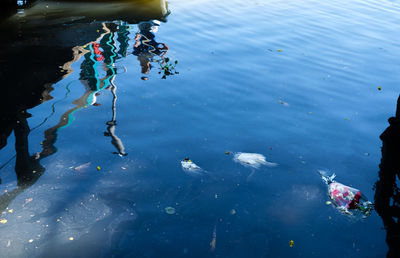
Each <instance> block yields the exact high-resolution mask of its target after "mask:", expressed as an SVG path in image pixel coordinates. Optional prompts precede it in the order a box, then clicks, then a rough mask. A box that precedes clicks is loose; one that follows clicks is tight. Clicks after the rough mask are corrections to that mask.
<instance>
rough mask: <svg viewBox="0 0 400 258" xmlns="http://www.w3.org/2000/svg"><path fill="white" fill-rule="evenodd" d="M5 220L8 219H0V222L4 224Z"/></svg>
mask: <svg viewBox="0 0 400 258" xmlns="http://www.w3.org/2000/svg"><path fill="white" fill-rule="evenodd" d="M7 221H8V220H6V219H0V223H1V224H6V223H7Z"/></svg>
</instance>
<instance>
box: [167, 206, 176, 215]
mask: <svg viewBox="0 0 400 258" xmlns="http://www.w3.org/2000/svg"><path fill="white" fill-rule="evenodd" d="M165 212H166V213H167V214H169V215H173V214H175V212H176V211H175V208H174V207H171V206H168V207H166V208H165Z"/></svg>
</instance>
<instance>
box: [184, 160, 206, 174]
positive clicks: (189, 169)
mask: <svg viewBox="0 0 400 258" xmlns="http://www.w3.org/2000/svg"><path fill="white" fill-rule="evenodd" d="M181 165H182V169H183V171H184V172H185V173H187V174H189V175H192V176H198V175H202V174H204V173H205V171H204V170H203V169H202V168H201V167H199V166H197V165H196V164H195V163H194V162H193V161H191V160H190V159H189V158H185V159H184V160H182V161H181Z"/></svg>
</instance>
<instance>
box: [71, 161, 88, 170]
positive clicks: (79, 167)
mask: <svg viewBox="0 0 400 258" xmlns="http://www.w3.org/2000/svg"><path fill="white" fill-rule="evenodd" d="M89 166H90V162H88V163H85V164H82V165H80V166H77V167H76V168H74V170H82V169H85V168H88V167H89Z"/></svg>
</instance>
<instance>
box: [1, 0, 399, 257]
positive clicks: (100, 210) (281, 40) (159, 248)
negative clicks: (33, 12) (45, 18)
mask: <svg viewBox="0 0 400 258" xmlns="http://www.w3.org/2000/svg"><path fill="white" fill-rule="evenodd" d="M169 9H170V11H171V14H170V15H169V16H168V17H167V18H168V22H165V23H163V22H159V21H158V20H162V19H157V20H150V21H147V22H141V23H139V24H136V23H134V22H131V23H128V22H125V21H114V22H110V21H108V22H102V21H96V22H94V23H87V21H86V20H81V21H79V19H81V18H79V17H80V15H78V14H76V15H74V17H77V19H78V20H77V21H75V22H73V23H70V22H65V20H63V19H64V18H65V17H64V16H62V18H63V19H58V17H57V16H54V19H55V20H56V21H57V22H61V23H62V24H63V26H64V27H65V29H64V28H63V27H60V28H57V29H55V30H53V31H52V33H55V34H56V35H57V36H56V37H55V39H56V40H55V41H54V42H53V43H51V41H48V36H49V35H51V34H50V33H49V34H44V36H43V39H42V40H41V41H40V40H39V43H37V42H36V43H29V44H39V45H40V44H43V42H47V43H46V44H48V45H50V46H51V45H52V44H54V45H57V46H58V45H59V44H61V43H59V42H62V44H65V45H67V42H69V43H70V42H72V43H76V42H79V44H78V43H76V44H74V45H71V46H70V47H71V48H72V47H74V48H73V51H72V52H73V53H74V57H73V60H72V61H70V59H67V60H64V62H66V63H65V64H64V65H62V66H61V67H60V68H57V69H59V70H62V72H61V76H62V77H63V79H62V80H60V81H58V82H57V83H55V84H54V85H52V88H47V89H48V90H47V93H46V94H47V95H46V96H47V98H43V99H44V100H45V101H44V100H41V101H42V102H43V103H42V104H41V105H37V106H35V107H33V108H31V107H29V108H25V109H24V110H26V109H28V112H29V113H31V114H32V117H29V115H26V114H19V115H18V116H15V117H13V118H12V119H14V120H12V119H11V120H12V122H10V124H11V127H12V130H13V132H14V133H13V134H14V137H13V136H9V137H8V136H7V137H8V138H7V141H8V143H7V145H6V146H5V147H4V148H3V149H2V150H1V153H2V154H1V160H0V161H1V162H2V164H4V163H5V162H6V161H7V160H9V159H10V158H12V157H13V155H14V154H15V150H17V152H18V153H19V155H17V157H16V162H17V165H16V166H15V168H14V164H15V161H14V160H12V161H11V162H10V163H8V164H6V165H5V166H4V167H2V169H1V178H2V185H1V187H0V190H1V191H8V192H7V193H5V194H3V195H2V196H1V197H0V204H1V208H2V211H3V212H4V214H2V218H4V219H7V222H6V223H5V224H1V225H0V227H1V228H0V230H1V231H2V234H0V246H1V247H2V250H4V255H6V256H7V257H13V256H14V257H18V256H19V257H25V256H26V257H28V256H29V257H32V256H38V257H56V256H57V257H71V256H79V255H81V256H84V257H112V256H115V257H169V256H171V257H177V256H196V257H207V256H212V257H214V256H222V257H247V256H251V257H312V256H314V257H320V256H326V257H369V256H370V257H379V256H383V255H385V253H386V252H387V247H386V244H385V231H383V230H382V222H381V220H380V217H379V216H378V215H377V214H376V213H374V214H372V215H371V216H370V217H369V218H368V219H367V220H358V219H352V218H349V217H346V216H343V215H342V214H340V213H339V212H337V211H335V210H334V209H333V208H332V207H330V206H327V205H326V204H325V202H326V200H327V196H326V193H325V191H326V189H325V186H324V184H323V183H322V182H321V180H320V178H319V177H318V175H317V174H316V172H315V171H316V169H319V168H327V169H331V170H332V171H333V172H336V173H337V174H338V176H340V178H341V179H342V181H343V183H346V184H349V185H352V186H354V187H356V188H359V189H362V190H363V191H364V193H365V194H366V195H367V196H368V197H369V198H370V199H371V198H372V197H373V194H374V192H373V190H372V185H373V184H374V182H375V181H376V179H377V171H378V164H379V160H380V157H381V153H380V149H379V147H380V145H381V143H380V141H379V139H378V136H379V134H380V133H381V132H382V131H383V130H384V129H385V128H386V119H387V118H388V117H390V116H391V115H392V113H393V110H394V108H393V107H394V106H395V101H396V98H397V94H398V89H397V88H396V83H397V82H398V81H399V79H400V78H399V73H396V71H399V64H398V62H397V60H398V57H399V56H398V53H399V52H398V51H397V48H398V46H399V45H398V42H395V40H394V39H393V38H394V35H396V33H397V29H396V26H397V23H396V22H397V21H396V15H397V14H398V11H399V8H398V6H397V5H396V3H395V2H382V3H375V2H371V1H367V2H365V1H364V2H362V1H352V2H351V3H346V5H343V3H342V1H334V2H329V3H321V2H317V1H295V2H283V1H268V2H267V1H264V2H262V1H260V2H258V1H253V2H250V3H244V2H240V1H236V2H229V3H228V2H227V1H222V2H218V3H215V2H211V1H194V2H190V3H186V2H182V1H172V2H170V3H169ZM64 10H65V9H64ZM24 13H25V14H26V15H27V18H26V19H28V20H29V12H28V10H26V11H25V12H24ZM52 17H53V16H52ZM104 17H107V15H105V16H104ZM131 18H132V19H133V20H134V19H135V17H134V15H132V16H131ZM113 20H114V19H113ZM41 27H42V28H43V26H41ZM42 28H41V29H42ZM44 28H46V27H45V26H44ZM71 28H72V29H71ZM71 31H72V34H68V33H71ZM62 32H64V37H58V36H59V35H60V34H62ZM67 32H68V33H67ZM74 33H77V35H78V34H79V35H80V38H79V39H75V38H74V37H65V35H67V36H68V35H75V34H74ZM84 35H86V36H84ZM92 35H93V36H92ZM388 35H393V37H389V36H388ZM26 37H27V38H28V40H29V37H30V36H26ZM57 37H58V38H57ZM86 38H88V40H86ZM66 39H68V40H66ZM24 40H25V41H24V42H25V44H26V40H27V39H26V38H25V39H24ZM63 40H64V41H63ZM72 43H70V44H72ZM71 48H70V49H71ZM61 50H62V51H66V50H65V49H60V51H61ZM50 51H51V50H50V49H49V53H52V54H53V53H55V52H50ZM58 54H59V52H57V54H55V55H58ZM175 60H177V61H179V62H177V63H175ZM68 61H69V62H68ZM30 69H33V68H30ZM176 72H179V74H178V73H176ZM26 76H29V75H28V73H27V75H26ZM11 79H12V80H18V79H16V78H8V80H10V81H12V80H11ZM21 80H22V79H21ZM378 86H380V87H381V88H382V90H380V91H379V90H378V89H377V87H378ZM16 121H19V122H18V123H17V122H16ZM38 125H40V126H39V127H37V126H38ZM29 128H30V131H29ZM14 139H16V140H14ZM28 142H29V146H28ZM14 144H15V150H14ZM226 150H233V151H243V152H256V153H262V154H263V155H265V156H266V157H267V160H268V161H273V162H277V163H279V166H278V167H276V168H268V167H262V168H260V169H258V170H257V173H254V174H252V170H251V169H249V168H246V167H242V166H241V165H240V164H237V163H234V162H232V159H231V157H229V156H227V155H225V151H226ZM35 153H36V154H35ZM366 153H367V154H366ZM185 157H190V158H191V159H193V160H194V161H195V162H196V164H198V165H200V166H201V167H202V168H204V169H206V170H207V171H208V172H209V173H211V174H212V177H207V178H192V177H190V176H189V175H187V174H185V173H184V172H183V171H182V169H181V167H180V160H182V159H183V158H185ZM88 162H90V165H89V166H88V167H86V168H82V169H78V170H75V169H74V168H76V167H79V166H80V165H82V164H86V163H88ZM18 164H21V165H20V166H19V165H18ZM97 167H98V168H97ZM14 170H15V171H16V172H17V173H16V174H15V172H14ZM33 171H35V172H33ZM16 175H17V177H16ZM249 175H252V176H251V177H250V179H249ZM17 184H18V185H19V186H17ZM167 207H173V208H174V209H175V211H176V212H175V213H174V214H167V213H166V212H165V208H167ZM10 210H12V212H10ZM214 228H215V233H214ZM214 236H215V242H214V244H215V249H214V248H212V245H211V246H210V243H213V239H214ZM366 236H367V237H366ZM71 237H72V238H73V239H72V240H70V238H71ZM290 240H293V241H294V243H295V245H294V247H293V248H291V247H290V246H289V241H290Z"/></svg>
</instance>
